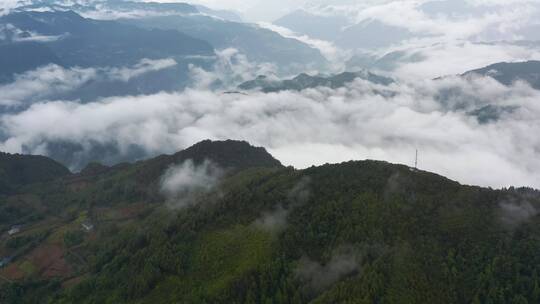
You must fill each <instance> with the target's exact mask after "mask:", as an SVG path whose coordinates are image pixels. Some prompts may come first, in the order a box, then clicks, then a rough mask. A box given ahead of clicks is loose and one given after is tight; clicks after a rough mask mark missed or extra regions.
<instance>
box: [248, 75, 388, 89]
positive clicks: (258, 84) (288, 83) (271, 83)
mask: <svg viewBox="0 0 540 304" xmlns="http://www.w3.org/2000/svg"><path fill="white" fill-rule="evenodd" d="M356 79H363V80H366V81H369V82H372V83H374V84H380V85H389V84H391V83H392V82H393V80H392V79H391V78H387V77H384V76H379V75H376V74H373V73H371V72H368V71H363V72H344V73H341V74H337V75H331V76H324V75H315V76H311V75H308V74H305V73H304V74H300V75H298V76H296V77H294V78H292V79H287V80H274V79H271V78H269V77H267V76H262V75H261V76H259V77H257V78H256V79H254V80H250V81H247V82H244V83H242V84H241V85H239V86H238V89H240V90H246V91H250V90H258V91H262V92H265V93H270V92H279V91H288V90H289V91H302V90H305V89H310V88H317V87H327V88H332V89H337V88H341V87H344V86H346V85H347V84H349V83H351V82H353V81H354V80H356Z"/></svg>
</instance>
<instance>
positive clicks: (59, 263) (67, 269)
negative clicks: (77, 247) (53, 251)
mask: <svg viewBox="0 0 540 304" xmlns="http://www.w3.org/2000/svg"><path fill="white" fill-rule="evenodd" d="M71 273H72V269H71V266H70V265H69V264H68V263H67V262H66V260H65V259H63V258H62V259H59V260H56V261H54V263H52V264H51V265H50V266H49V267H47V268H46V269H45V271H44V272H43V274H42V276H43V277H44V278H55V277H66V276H69V275H70V274H71Z"/></svg>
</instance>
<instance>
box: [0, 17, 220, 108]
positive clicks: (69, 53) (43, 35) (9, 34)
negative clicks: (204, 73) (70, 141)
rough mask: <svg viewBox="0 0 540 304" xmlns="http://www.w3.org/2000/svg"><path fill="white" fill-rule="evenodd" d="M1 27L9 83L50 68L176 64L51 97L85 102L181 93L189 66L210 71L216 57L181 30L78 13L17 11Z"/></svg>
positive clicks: (3, 78)
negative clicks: (147, 62) (144, 26)
mask: <svg viewBox="0 0 540 304" xmlns="http://www.w3.org/2000/svg"><path fill="white" fill-rule="evenodd" d="M0 28H3V29H4V33H5V35H4V37H5V38H4V39H2V40H0V55H1V56H0V63H1V65H2V70H0V82H4V83H6V82H10V81H13V80H14V77H15V75H16V74H21V73H24V72H27V71H31V70H34V69H37V68H39V67H43V66H45V65H48V64H55V65H58V66H61V67H63V68H66V69H70V68H75V67H77V68H93V69H100V68H107V69H110V68H118V69H122V68H129V67H131V66H134V65H137V64H138V63H140V62H141V60H143V59H145V60H147V59H149V60H161V59H170V60H174V62H175V63H176V64H174V65H172V66H171V67H169V68H166V69H161V70H160V71H154V72H152V73H143V74H142V75H135V76H134V77H129V79H119V80H111V79H102V78H97V79H95V80H93V81H92V82H88V83H85V84H84V85H83V86H82V87H81V88H79V89H78V90H76V91H75V92H67V93H65V94H64V95H57V96H51V97H52V98H75V99H82V100H83V101H84V100H93V99H95V98H97V97H107V96H113V95H127V94H131V95H134V94H151V93H156V92H159V91H162V90H176V89H180V88H183V87H184V86H185V85H186V84H187V83H188V80H189V79H188V72H189V69H188V66H189V65H190V64H196V65H199V66H204V67H210V66H211V64H212V62H213V60H214V56H215V54H214V49H213V47H212V46H211V45H210V44H209V43H207V42H205V41H203V40H200V39H196V38H193V37H191V36H188V35H185V34H183V33H181V32H178V31H171V30H159V29H141V28H138V27H136V26H133V25H127V24H122V23H119V22H115V21H98V20H92V19H86V18H83V17H81V16H80V15H78V14H76V13H74V12H73V11H65V12H60V11H59V12H16V13H12V14H9V15H6V16H2V17H0ZM149 68H150V69H151V68H152V67H149Z"/></svg>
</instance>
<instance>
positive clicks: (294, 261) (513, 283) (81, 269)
mask: <svg viewBox="0 0 540 304" xmlns="http://www.w3.org/2000/svg"><path fill="white" fill-rule="evenodd" d="M171 185H174V186H175V187H173V188H172V189H171V187H170V186H171ZM16 190H17V191H16V193H14V194H11V195H7V196H4V197H2V199H1V200H0V201H1V206H0V208H2V210H3V211H4V210H11V209H10V208H14V207H15V206H19V208H20V206H24V207H25V208H20V209H21V210H24V211H25V213H24V214H20V215H19V216H18V217H17V218H19V219H20V218H26V219H27V220H26V221H25V222H24V223H21V222H20V221H17V220H12V221H10V220H9V219H4V220H3V221H2V224H3V227H4V228H3V229H4V230H7V229H9V227H10V225H12V224H19V225H21V224H22V225H23V226H22V230H21V232H19V233H18V234H14V235H11V236H8V235H7V234H4V235H3V236H2V238H1V243H0V244H1V246H0V254H2V255H4V256H7V257H9V259H6V260H3V261H4V262H5V264H6V265H4V267H3V268H2V269H1V270H0V275H1V279H2V283H1V287H0V288H1V292H0V297H1V298H0V300H1V301H2V303H350V302H354V303H536V302H538V300H539V297H540V287H539V282H538V271H539V270H540V259H539V257H538V254H537V252H538V250H540V241H539V236H540V221H539V218H538V211H537V210H538V208H539V207H540V193H538V192H536V191H533V190H529V189H508V190H492V189H486V188H479V187H471V186H464V185H460V184H458V183H457V182H454V181H451V180H448V179H446V178H444V177H441V176H438V175H434V174H431V173H428V172H423V171H419V170H413V169H411V168H409V167H406V166H402V165H393V164H389V163H385V162H376V161H361V162H347V163H342V164H336V165H324V166H321V167H311V168H308V169H305V170H295V169H293V168H290V167H289V168H286V167H283V166H281V165H280V164H279V162H278V161H277V160H275V159H273V158H272V157H271V155H269V154H268V153H267V152H266V151H265V150H264V149H262V148H254V147H252V146H250V145H249V144H247V143H245V142H234V141H227V142H210V141H205V142H202V143H199V144H197V145H195V146H194V147H192V148H189V149H187V150H185V151H182V152H180V153H178V154H175V155H172V156H162V157H158V158H156V159H152V160H148V161H142V162H139V163H135V164H122V165H118V166H114V167H110V168H108V167H103V166H99V165H92V166H91V167H90V168H88V169H87V170H85V171H83V173H81V174H75V175H68V176H66V177H64V178H62V179H60V180H58V179H56V180H52V181H49V182H48V183H45V184H43V183H41V184H26V185H21V187H19V188H17V189H16ZM168 190H175V191H172V192H171V191H168ZM176 190H178V191H176ZM1 214H3V215H4V214H6V213H5V212H2V213H1ZM81 224H84V226H82V225H81ZM90 224H91V226H89V225H90Z"/></svg>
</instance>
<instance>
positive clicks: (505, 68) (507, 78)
mask: <svg viewBox="0 0 540 304" xmlns="http://www.w3.org/2000/svg"><path fill="white" fill-rule="evenodd" d="M470 75H481V76H486V77H491V78H493V79H495V80H497V81H498V82H500V83H502V84H504V85H507V86H508V85H512V84H514V83H515V82H516V81H524V82H526V83H528V84H529V85H530V86H531V87H533V88H535V89H537V90H540V61H525V62H501V63H495V64H492V65H489V66H487V67H484V68H480V69H477V70H473V71H469V72H466V73H464V74H463V75H462V76H470Z"/></svg>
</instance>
